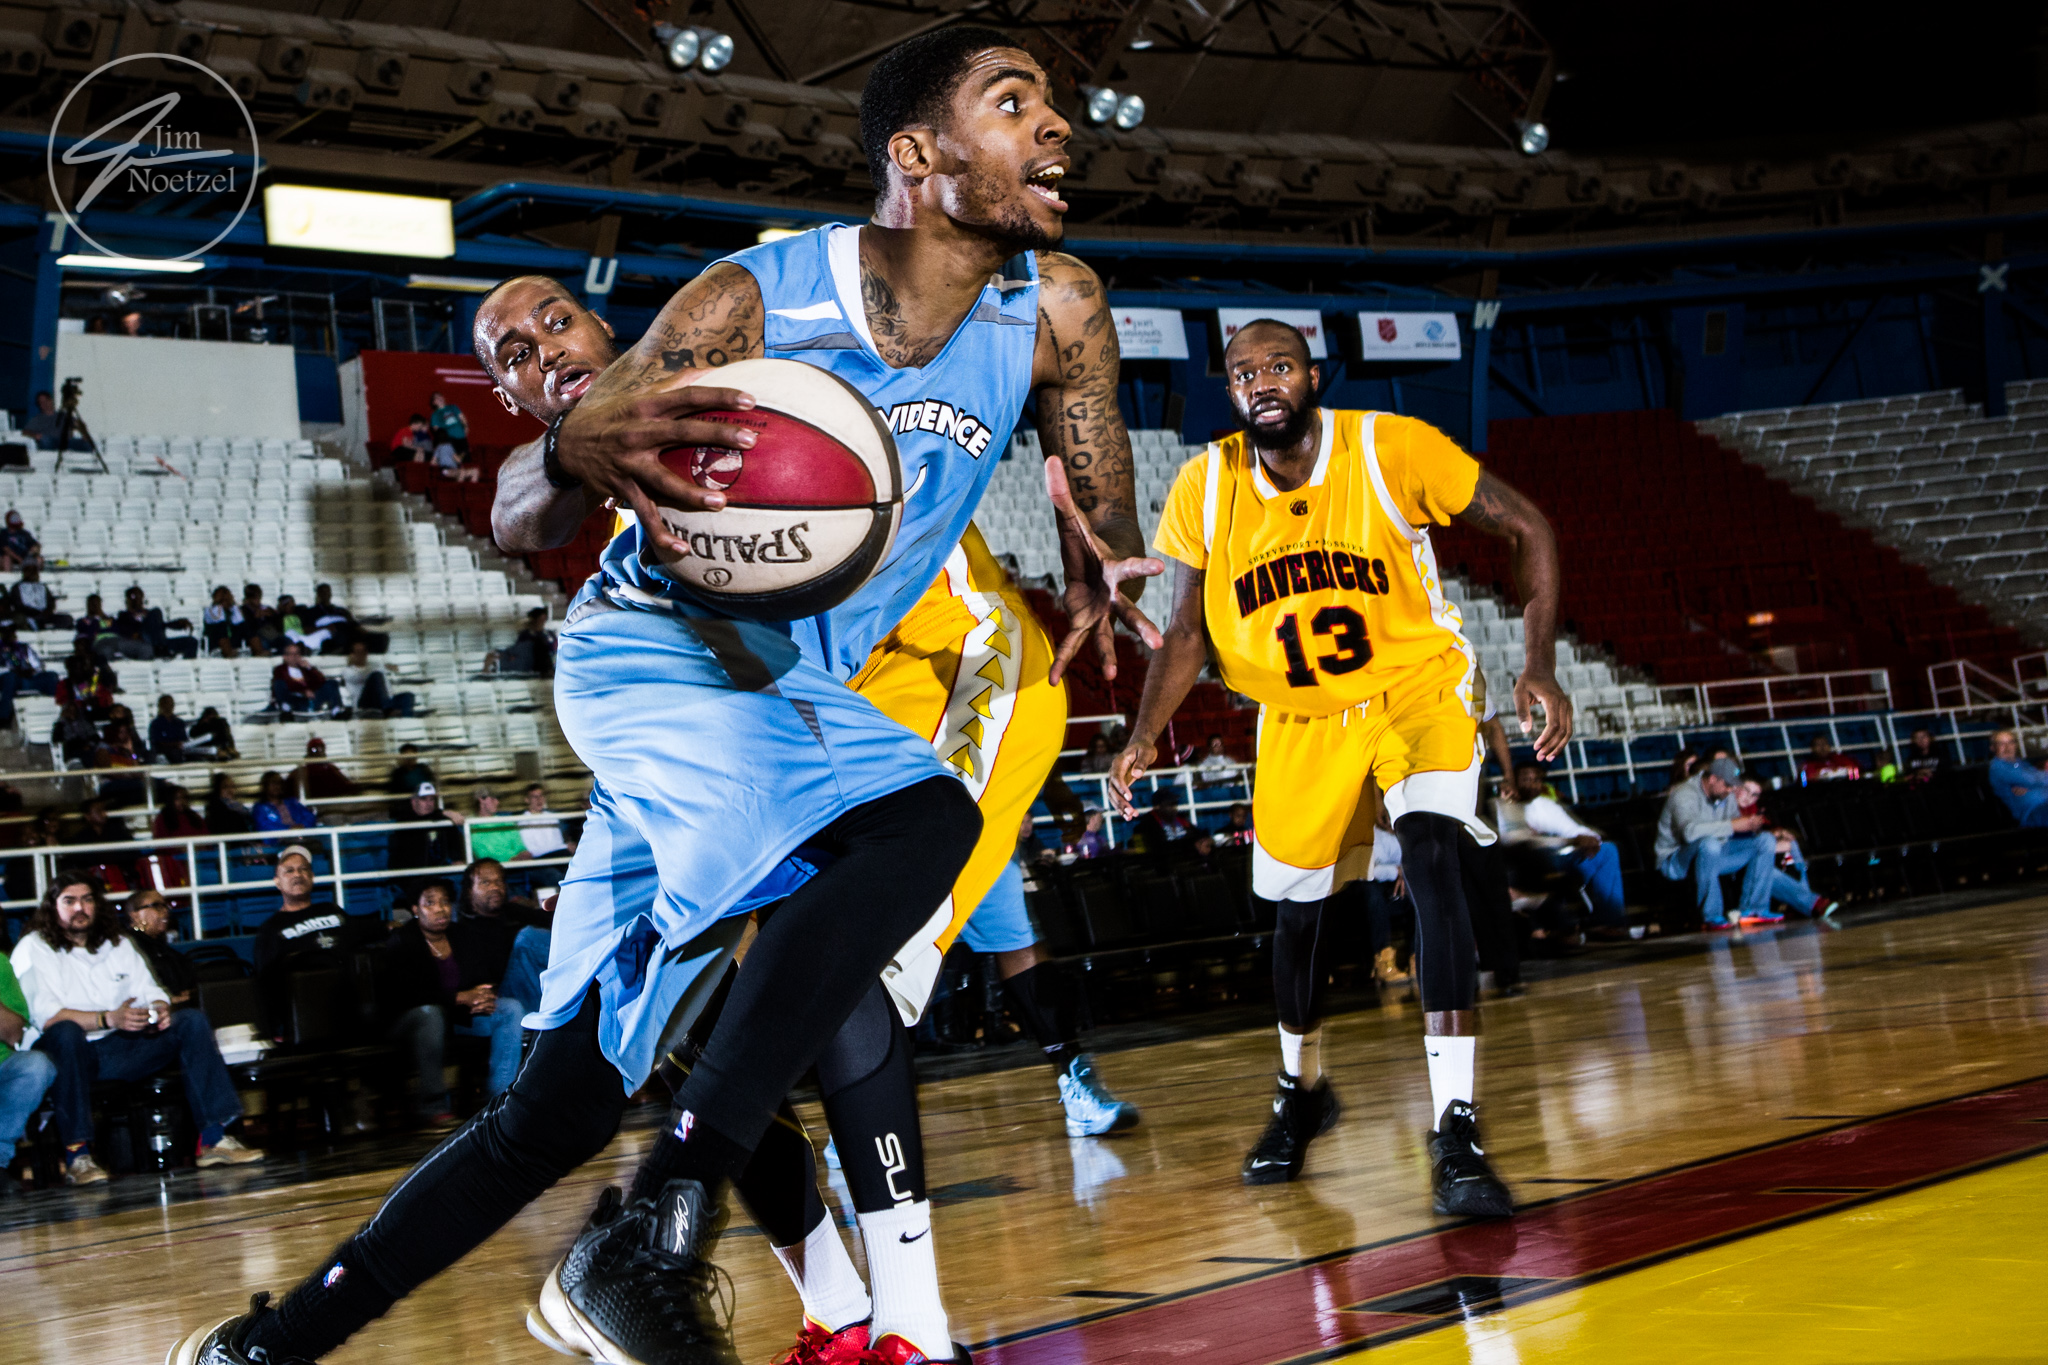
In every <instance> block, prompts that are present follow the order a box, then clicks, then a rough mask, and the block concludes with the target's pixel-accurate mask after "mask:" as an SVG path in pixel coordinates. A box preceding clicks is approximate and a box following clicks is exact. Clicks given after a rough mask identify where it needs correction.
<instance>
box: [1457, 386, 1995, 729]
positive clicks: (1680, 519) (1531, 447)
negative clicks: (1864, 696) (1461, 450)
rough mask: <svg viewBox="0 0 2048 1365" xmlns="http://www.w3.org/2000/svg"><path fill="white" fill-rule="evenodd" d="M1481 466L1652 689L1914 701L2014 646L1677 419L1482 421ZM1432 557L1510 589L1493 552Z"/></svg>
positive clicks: (1503, 563) (1920, 572) (1492, 548)
mask: <svg viewBox="0 0 2048 1365" xmlns="http://www.w3.org/2000/svg"><path fill="white" fill-rule="evenodd" d="M1485 459H1486V462H1487V464H1488V465H1489V467H1491V468H1493V469H1496V470H1498V471H1499V472H1500V473H1501V475H1502V477H1504V478H1506V479H1507V480H1508V481H1509V482H1511V483H1513V484H1514V485H1515V486H1516V487H1518V488H1520V489H1522V490H1523V491H1524V492H1526V493H1528V494H1529V495H1530V497H1532V498H1533V499H1534V500H1535V501H1536V502H1537V503H1538V505H1540V506H1541V507H1542V508H1543V509H1544V511H1545V512H1546V513H1547V514H1548V515H1549V516H1550V518H1551V520H1552V522H1553V524H1555V525H1556V527H1557V529H1558V536H1559V540H1560V544H1561V550H1562V556H1563V562H1564V569H1565V589H1564V614H1565V618H1566V622H1567V624H1568V625H1569V626H1570V627H1571V628H1572V629H1573V630H1575V631H1576V632H1577V634H1578V635H1579V636H1580V637H1581V638H1582V639H1585V640H1590V641H1597V642H1599V643H1600V644H1601V645H1602V646H1603V647H1604V648H1606V649H1607V650H1609V651H1611V652H1612V653H1613V655H1614V657H1615V658H1616V659H1618V660H1619V661H1620V662H1622V663H1623V664H1626V665H1633V666H1636V667H1639V668H1643V669H1646V670H1649V671H1650V672H1651V673H1653V674H1654V675H1655V676H1656V677H1657V678H1658V679H1659V680H1660V681H1663V682H1704V681H1712V680H1715V679H1724V678H1735V677H1745V676H1750V675H1753V674H1760V673H1764V672H1767V671H1772V670H1775V671H1778V672H1817V671H1823V670H1827V669H1836V668H1857V667H1865V668H1888V669H1890V670H1891V673H1892V679H1893V684H1894V686H1895V687H1901V688H1906V689H1911V688H1913V687H1915V686H1917V685H1918V680H1920V679H1922V678H1923V677H1924V674H1925V669H1926V667H1927V665H1929V664H1931V663H1935V662H1937V661H1940V660H1943V659H1950V658H1955V657H1958V656H1964V655H1969V656H1992V655H1996V654H2000V653H2004V654H2008V655H2009V654H2011V653H2012V652H2014V651H2016V650H2017V649H2019V648H2020V647H2021V645H2022V641H2021V638H2020V637H2019V635H2018V634H2017V633H2015V632H2014V631H2012V630H2010V629H2008V628H2005V627H2002V626H2001V625H1999V624H1998V623H1997V622H1996V621H1994V620H1993V619H1992V618H1991V616H1990V615H1989V614H1988V613H1987V612H1986V611H1985V609H1984V608H1983V607H1982V606H1980V605H1978V604H1976V603H1973V602H1969V601H1965V600H1964V599H1963V598H1961V597H1960V596H1958V594H1957V593H1956V591H1955V590H1954V589H1953V588H1951V587H1949V586H1948V585H1946V584H1943V583H1937V582H1934V581H1931V580H1930V578H1929V576H1928V574H1927V572H1926V570H1925V569H1923V568H1922V567H1921V566H1919V565H1918V564H1914V563H1910V562H1908V561H1906V560H1905V559H1904V558H1902V557H1901V555H1900V553H1899V551H1898V550H1897V549H1896V548H1894V547H1893V546H1891V545H1887V544H1881V543H1879V542H1878V541H1877V540H1876V539H1874V538H1873V536H1872V535H1871V533H1870V531H1869V530H1867V529H1865V528H1864V527H1861V526H1854V525H1844V524H1843V521H1842V519H1841V518H1839V517H1837V516H1836V515H1835V514H1834V513H1833V512H1832V511H1830V510H1826V509H1823V508H1821V507H1816V506H1815V505H1814V503H1813V502H1812V501H1810V500H1809V499H1807V498H1804V497H1801V496H1799V495H1798V494H1797V493H1795V492H1793V491H1792V490H1791V489H1790V488H1788V487H1786V486H1785V485H1784V484H1782V483H1779V482H1776V481H1774V480H1772V479H1769V478H1767V477H1765V474H1764V471H1763V470H1761V469H1759V468H1757V467H1756V466H1755V465H1753V464H1750V463H1747V462H1745V461H1744V460H1743V459H1741V458H1740V457H1739V456H1738V455H1737V454H1736V453H1734V452H1733V451H1730V450H1727V449H1725V448H1723V447H1722V446H1721V445H1720V443H1719V442H1718V441H1716V440H1715V439H1714V438H1713V436H1712V435H1710V434H1706V433H1704V432H1702V431H1701V430H1699V429H1697V428H1695V427H1693V426H1692V425H1691V424H1689V423H1685V422H1681V421H1680V420H1679V419H1678V417H1677V416H1676V414H1673V413H1670V412H1666V411H1644V412H1624V413H1594V414H1585V415H1580V416H1573V417H1555V418H1531V419H1524V420H1517V421H1505V422H1495V423H1493V424H1492V425H1491V427H1490V428H1489V429H1488V450H1487V453H1486V456H1485ZM1439 546H1440V548H1439V555H1440V557H1441V558H1442V559H1443V561H1444V562H1445V563H1446V564H1449V565H1463V566H1464V567H1465V568H1466V570H1467V572H1468V573H1469V576H1470V577H1471V578H1473V579H1475V580H1476V581H1478V582H1480V583H1492V584H1505V583H1507V582H1508V581H1509V577H1510V575H1509V569H1508V562H1507V556H1508V551H1507V547H1506V545H1505V544H1504V543H1503V542H1500V541H1496V540H1492V539H1490V538H1488V537H1485V536H1481V535H1479V534H1477V533H1475V532H1472V531H1470V530H1467V529H1465V528H1462V527H1452V528H1450V529H1448V530H1446V531H1445V532H1443V533H1442V534H1441V536H1440V540H1439ZM1764 659H1769V660H1770V661H1771V662H1770V663H1769V664H1768V665H1767V664H1765V663H1763V662H1761V660H1764ZM1788 662H1789V663H1790V664H1791V665H1792V667H1790V668H1787V667H1784V664H1785V663H1788Z"/></svg>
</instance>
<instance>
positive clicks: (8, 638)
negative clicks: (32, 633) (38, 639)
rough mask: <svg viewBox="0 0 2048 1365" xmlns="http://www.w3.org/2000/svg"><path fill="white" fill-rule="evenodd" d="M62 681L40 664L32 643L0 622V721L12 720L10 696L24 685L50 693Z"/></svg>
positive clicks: (51, 694)
mask: <svg viewBox="0 0 2048 1365" xmlns="http://www.w3.org/2000/svg"><path fill="white" fill-rule="evenodd" d="M62 681H63V679H61V678H59V677H58V676H57V675H56V674H55V673H52V672H51V671H50V670H49V669H47V668H45V667H43V656H42V655H40V654H38V653H36V650H35V646H34V645H31V644H29V643H28V642H27V641H26V640H22V639H19V638H17V637H16V636H15V633H14V627H13V626H0V725H9V726H11V725H13V724H14V699H15V698H16V697H18V696H20V695H21V693H22V690H23V689H24V688H26V689H27V690H29V691H31V692H40V693H42V694H43V695H44V696H46V697H54V696H56V695H57V685H58V683H60V682H62Z"/></svg>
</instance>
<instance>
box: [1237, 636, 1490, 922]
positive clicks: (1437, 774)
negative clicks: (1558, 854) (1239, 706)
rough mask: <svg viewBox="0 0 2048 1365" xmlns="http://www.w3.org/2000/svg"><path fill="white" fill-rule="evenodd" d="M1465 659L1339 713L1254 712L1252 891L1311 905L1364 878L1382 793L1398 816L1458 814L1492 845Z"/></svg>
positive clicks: (1428, 671) (1432, 667)
mask: <svg viewBox="0 0 2048 1365" xmlns="http://www.w3.org/2000/svg"><path fill="white" fill-rule="evenodd" d="M1454 653H1455V652H1454ZM1463 662H1464V659H1463V655H1462V654H1458V655H1456V658H1455V659H1454V658H1452V657H1451V656H1450V655H1447V656H1445V659H1444V662H1443V663H1442V664H1441V665H1439V664H1436V663H1432V664H1431V665H1430V666H1428V667H1427V668H1425V669H1422V670H1418V672H1420V673H1422V674H1423V676H1422V677H1420V678H1417V679H1416V680H1414V681H1413V682H1411V683H1406V684H1397V685H1396V686H1395V687H1393V688H1390V689H1389V690H1388V691H1387V692H1385V693H1384V694H1382V695H1380V696H1377V697H1373V698H1371V699H1369V700H1368V701H1366V702H1365V703H1364V704H1363V705H1360V706H1355V707H1352V708H1351V709H1350V710H1347V711H1340V712H1338V713H1336V714H1335V715H1329V716H1304V715H1301V714H1299V713H1295V712H1288V711H1282V710H1279V709H1278V708H1276V707H1271V706H1268V707H1262V708H1260V711H1259V761H1258V771H1257V776H1256V778H1255V781H1254V784H1253V789H1252V828H1253V831H1254V833H1253V843H1252V890H1253V891H1254V893H1256V894H1257V895H1259V896H1262V897H1264V898H1265V899H1267V900H1276V901H1279V900H1293V901H1316V900H1321V899H1323V898H1324V897H1326V896H1329V895H1332V894H1333V893H1335V892H1336V890H1337V889H1338V888H1339V887H1341V886H1343V885H1344V884H1345V883H1346V882H1350V881H1355V880H1357V879H1358V878H1360V877H1363V876H1364V875H1365V872H1366V867H1367V865H1368V864H1369V863H1370V861H1371V859H1372V828H1373V822H1374V820H1375V819H1376V818H1377V816H1378V813H1379V800H1380V796H1379V794H1380V793H1382V792H1384V793H1385V794H1386V795H1385V800H1386V805H1387V812H1388V814H1389V815H1390V816H1392V817H1393V818H1394V819H1397V820H1398V819H1399V818H1400V817H1401V816H1403V815H1406V814H1407V813H1408V812H1409V811H1411V810H1421V811H1434V812H1436V813H1438V814H1441V815H1448V816H1450V817H1451V818H1452V819H1455V820H1462V821H1464V822H1465V824H1466V826H1467V827H1468V828H1470V829H1471V830H1472V833H1473V837H1474V838H1476V839H1478V840H1479V842H1480V843H1482V844H1490V843H1492V842H1493V838H1494V835H1493V831H1492V830H1491V829H1490V828H1488V827H1487V826H1486V825H1485V823H1484V822H1482V821H1481V820H1480V819H1479V818H1478V804H1479V770H1480V766H1481V762H1482V754H1481V750H1480V744H1479V722H1478V721H1477V719H1476V718H1475V717H1474V716H1473V714H1472V707H1471V702H1470V700H1469V689H1468V688H1467V687H1466V686H1465V684H1464V682H1463V681H1462V674H1463V669H1462V667H1461V665H1462V664H1463Z"/></svg>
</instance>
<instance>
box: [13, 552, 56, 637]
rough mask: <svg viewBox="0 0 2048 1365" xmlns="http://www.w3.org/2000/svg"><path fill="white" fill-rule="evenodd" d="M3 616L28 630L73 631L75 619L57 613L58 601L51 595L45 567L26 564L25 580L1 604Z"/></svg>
mask: <svg viewBox="0 0 2048 1365" xmlns="http://www.w3.org/2000/svg"><path fill="white" fill-rule="evenodd" d="M0 613H4V614H5V615H6V616H7V617H8V618H9V619H10V620H11V621H12V622H13V623H14V624H15V625H16V626H20V627H24V628H26V629H28V630H69V629H70V628H71V625H72V621H71V618H70V617H68V616H66V615H64V614H63V613H62V612H60V611H58V610H57V599H56V597H55V596H53V595H52V594H51V592H50V585H49V584H47V583H45V582H43V570H42V566H41V565H38V564H24V565H22V567H21V581H20V582H19V583H16V584H15V585H14V586H13V587H11V588H9V589H8V590H7V596H6V599H5V601H4V602H0Z"/></svg>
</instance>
